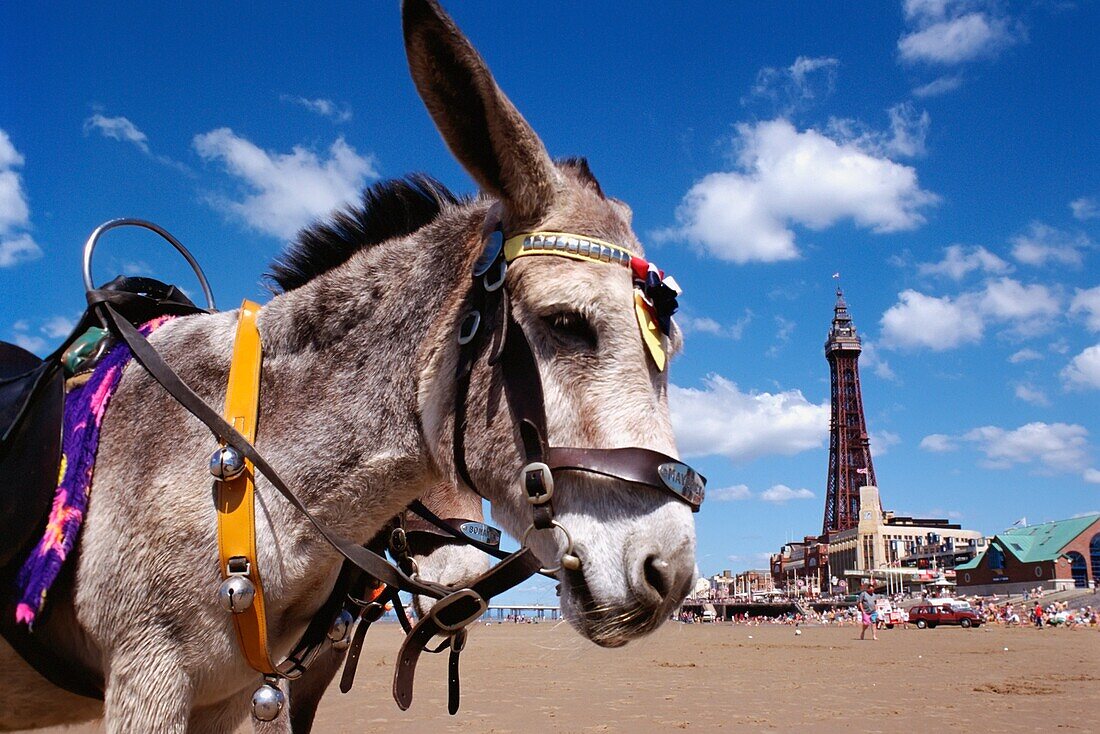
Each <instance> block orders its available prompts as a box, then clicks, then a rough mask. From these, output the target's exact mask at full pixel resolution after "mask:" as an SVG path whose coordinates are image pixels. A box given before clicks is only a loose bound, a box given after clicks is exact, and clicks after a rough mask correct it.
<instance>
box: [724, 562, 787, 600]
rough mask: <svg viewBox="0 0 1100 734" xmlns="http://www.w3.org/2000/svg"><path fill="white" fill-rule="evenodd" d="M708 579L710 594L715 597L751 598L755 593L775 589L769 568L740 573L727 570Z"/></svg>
mask: <svg viewBox="0 0 1100 734" xmlns="http://www.w3.org/2000/svg"><path fill="white" fill-rule="evenodd" d="M708 581H710V592H711V593H710V596H711V598H713V599H727V598H748V599H751V598H752V596H753V595H755V594H764V593H768V592H770V591H772V590H774V589H775V584H774V583H772V575H771V572H770V571H768V570H759V569H754V570H750V571H742V572H741V573H738V574H732V573H731V572H730V571H728V570H727V571H723V572H722V573H720V574H715V575H714V576H711V577H710V578H709V579H708Z"/></svg>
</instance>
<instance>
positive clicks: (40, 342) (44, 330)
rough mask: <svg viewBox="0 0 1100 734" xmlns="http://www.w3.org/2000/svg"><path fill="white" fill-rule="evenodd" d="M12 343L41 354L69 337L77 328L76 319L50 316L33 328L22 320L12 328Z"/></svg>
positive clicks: (26, 321) (28, 322)
mask: <svg viewBox="0 0 1100 734" xmlns="http://www.w3.org/2000/svg"><path fill="white" fill-rule="evenodd" d="M11 328H12V341H13V342H14V343H16V344H18V345H19V346H21V347H23V348H24V349H26V350H27V351H30V352H36V353H39V354H41V353H42V352H45V351H46V349H47V348H48V347H50V346H51V345H54V344H56V342H57V340H58V339H61V338H63V337H66V336H68V335H69V334H70V333H72V330H73V329H74V328H76V319H75V318H70V317H68V316H50V317H48V318H46V319H43V320H41V321H38V325H37V326H36V327H34V328H32V327H31V322H30V321H28V320H26V319H20V320H19V321H16V322H15V323H14V324H12V326H11Z"/></svg>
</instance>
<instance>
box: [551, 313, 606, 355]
mask: <svg viewBox="0 0 1100 734" xmlns="http://www.w3.org/2000/svg"><path fill="white" fill-rule="evenodd" d="M542 320H543V322H544V323H545V324H546V325H547V326H548V327H549V328H550V330H551V331H552V332H553V333H554V335H555V336H557V337H558V338H559V339H561V340H562V341H565V342H569V343H572V344H576V343H580V344H583V345H584V346H585V347H587V348H589V349H595V348H596V330H595V329H593V328H592V325H591V324H589V323H588V319H586V318H585V317H584V316H583V315H581V314H579V313H577V312H576V311H559V312H558V313H555V314H551V315H549V316H543V317H542Z"/></svg>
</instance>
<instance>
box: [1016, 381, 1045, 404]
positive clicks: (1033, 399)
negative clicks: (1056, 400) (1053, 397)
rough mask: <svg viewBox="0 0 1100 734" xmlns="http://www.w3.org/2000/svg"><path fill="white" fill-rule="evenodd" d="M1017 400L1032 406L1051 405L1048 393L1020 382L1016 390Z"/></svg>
mask: <svg viewBox="0 0 1100 734" xmlns="http://www.w3.org/2000/svg"><path fill="white" fill-rule="evenodd" d="M1015 394H1016V398H1017V399H1019V400H1023V401H1024V402H1025V403H1031V404H1032V405H1041V406H1045V405H1050V400H1048V399H1047V396H1046V393H1045V392H1043V391H1042V390H1040V389H1039V388H1037V387H1035V386H1034V385H1031V384H1029V383H1026V382H1019V383H1017V384H1016V388H1015Z"/></svg>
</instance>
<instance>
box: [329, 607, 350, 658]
mask: <svg viewBox="0 0 1100 734" xmlns="http://www.w3.org/2000/svg"><path fill="white" fill-rule="evenodd" d="M353 624H355V617H353V616H351V612H349V611H348V610H347V609H341V610H340V613H339V614H337V615H336V619H334V620H332V626H331V627H329V628H328V638H329V639H330V640H332V646H333V647H334V648H336V649H337V650H346V649H347V647H348V645H349V644H351V626H352V625H353Z"/></svg>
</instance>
